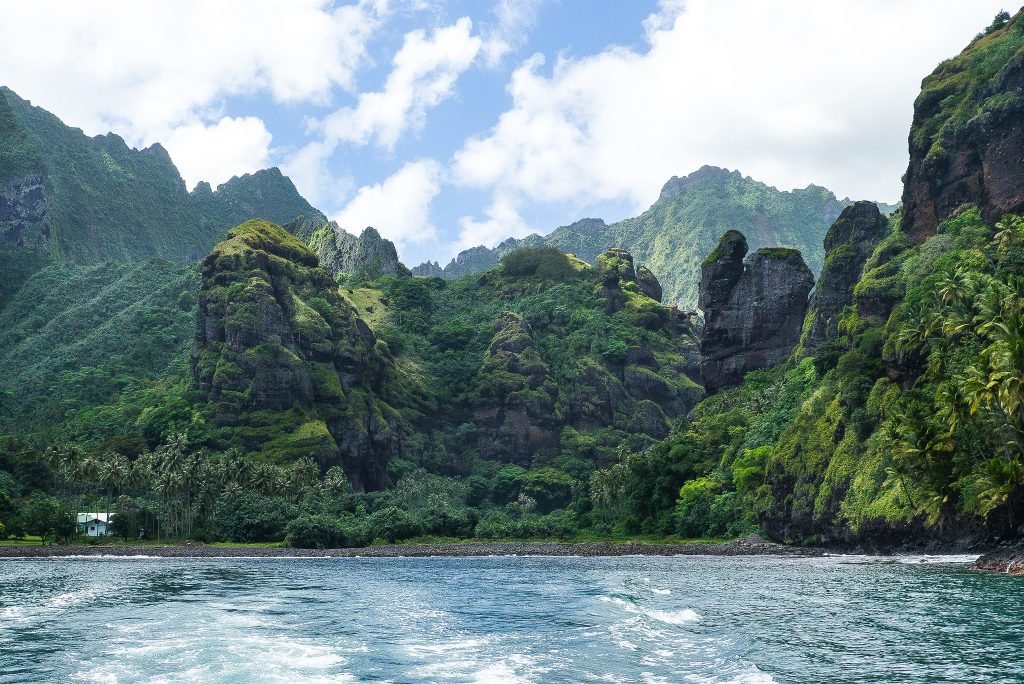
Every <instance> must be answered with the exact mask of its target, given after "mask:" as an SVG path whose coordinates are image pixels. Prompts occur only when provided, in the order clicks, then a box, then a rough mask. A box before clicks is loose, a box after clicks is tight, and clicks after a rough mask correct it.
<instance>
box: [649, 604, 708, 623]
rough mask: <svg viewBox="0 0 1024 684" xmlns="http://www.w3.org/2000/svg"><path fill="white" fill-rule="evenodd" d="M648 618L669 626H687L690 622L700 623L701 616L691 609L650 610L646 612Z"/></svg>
mask: <svg viewBox="0 0 1024 684" xmlns="http://www.w3.org/2000/svg"><path fill="white" fill-rule="evenodd" d="M644 612H645V613H646V614H647V616H648V617H650V618H653V619H655V620H657V621H658V622H664V623H666V624H669V625H685V624H687V623H690V622H699V621H700V615H698V614H697V613H696V611H693V610H690V609H689V608H683V609H682V610H671V611H670V610H648V611H644Z"/></svg>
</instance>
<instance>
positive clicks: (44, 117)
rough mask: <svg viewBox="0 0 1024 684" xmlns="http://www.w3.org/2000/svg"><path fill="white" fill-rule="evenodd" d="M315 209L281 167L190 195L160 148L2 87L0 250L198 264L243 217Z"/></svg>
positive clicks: (277, 216)
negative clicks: (71, 122)
mask: <svg viewBox="0 0 1024 684" xmlns="http://www.w3.org/2000/svg"><path fill="white" fill-rule="evenodd" d="M317 213H318V212H317V211H316V210H315V209H313V208H312V207H311V206H310V205H309V203H307V202H306V201H305V200H304V199H302V197H301V196H300V195H299V194H298V192H297V191H296V190H295V186H294V185H292V183H291V181H290V180H288V179H287V178H286V177H284V176H282V175H281V172H280V171H278V170H277V169H268V170H264V171H259V172H257V173H255V174H252V175H245V176H242V177H240V178H233V179H231V180H230V181H228V182H227V183H224V184H222V185H221V186H219V187H218V188H217V190H216V191H214V190H212V189H211V188H210V186H209V184H207V183H200V184H199V185H198V186H197V187H196V189H195V190H194V191H193V192H192V193H189V192H188V191H187V190H186V188H185V183H184V181H182V179H181V176H180V175H179V174H178V170H177V169H176V168H175V166H174V164H173V162H172V161H171V158H170V156H169V155H168V154H167V151H166V150H165V149H164V148H163V147H161V146H160V145H153V146H151V147H148V148H146V149H144V150H135V149H131V148H129V147H128V146H127V145H126V144H125V143H124V140H122V139H121V138H120V137H118V136H117V135H114V134H113V133H110V134H107V135H100V136H95V137H89V136H87V135H85V134H84V133H82V131H81V130H79V129H77V128H70V127H68V126H65V125H64V124H63V123H62V122H61V121H60V120H59V119H58V118H57V117H55V116H54V115H53V114H50V113H49V112H47V111H45V110H43V109H40V108H39V107H33V106H32V105H31V103H29V102H27V101H25V100H22V99H21V98H19V97H18V96H17V95H16V94H15V93H14V92H13V91H11V90H10V89H8V88H3V87H0V249H2V248H11V247H15V248H37V249H40V250H42V251H44V252H46V253H47V254H49V255H51V256H53V257H57V258H61V259H65V260H71V261H74V262H76V263H100V262H103V261H107V260H115V261H129V260H137V259H146V258H150V257H159V258H163V259H168V260H170V261H190V260H191V261H195V260H198V259H202V258H203V256H205V255H206V253H207V252H209V250H210V248H212V247H213V245H214V244H215V243H216V242H217V241H218V240H219V239H220V238H222V237H223V236H224V234H226V233H227V231H228V229H229V228H231V227H232V226H234V225H237V224H238V223H240V222H242V221H244V220H246V219H248V218H252V217H258V218H265V219H268V220H271V221H277V222H285V221H288V220H290V219H292V218H294V217H295V216H296V215H298V214H306V215H314V214H317Z"/></svg>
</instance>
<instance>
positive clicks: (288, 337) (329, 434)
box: [192, 221, 402, 489]
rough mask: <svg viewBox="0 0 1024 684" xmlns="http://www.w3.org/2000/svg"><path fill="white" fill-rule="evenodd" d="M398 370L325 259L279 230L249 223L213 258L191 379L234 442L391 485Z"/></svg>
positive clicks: (205, 274) (355, 480) (376, 485)
mask: <svg viewBox="0 0 1024 684" xmlns="http://www.w3.org/2000/svg"><path fill="white" fill-rule="evenodd" d="M389 365H390V357H389V355H388V353H387V350H386V347H383V346H382V345H381V344H379V343H378V342H377V340H376V338H375V336H374V334H373V332H371V330H370V328H369V327H367V325H366V324H365V323H364V322H363V321H362V320H361V319H360V318H359V317H358V316H357V315H356V313H355V311H354V310H353V309H352V307H351V306H349V305H348V304H346V303H345V302H344V300H342V299H341V297H340V296H339V294H338V292H337V290H336V288H335V287H334V283H333V280H332V279H331V277H330V275H329V274H328V273H327V272H326V271H324V270H323V269H321V268H319V267H318V265H317V257H316V255H314V254H313V253H312V252H311V251H310V250H309V249H308V248H306V246H305V245H303V244H302V243H301V242H299V241H298V240H297V239H296V238H295V237H293V236H292V235H290V234H288V233H287V232H285V231H284V230H282V229H281V228H279V227H277V226H275V225H273V224H271V223H269V222H266V221H248V222H246V223H244V224H242V225H240V226H238V227H236V228H234V229H233V230H231V232H230V233H229V234H228V239H226V240H225V241H223V242H221V243H220V244H219V245H217V247H216V248H215V249H214V251H213V252H212V253H211V254H210V255H209V256H208V257H207V258H206V259H205V261H204V262H203V268H202V286H201V288H200V293H199V310H198V314H197V319H196V344H195V351H194V354H193V359H192V373H193V378H194V382H195V386H196V387H197V389H199V390H200V391H201V392H202V393H204V394H205V395H206V396H207V397H208V398H209V400H210V402H211V404H212V406H213V414H214V420H215V422H216V424H217V425H218V426H221V427H222V428H225V429H229V430H230V431H231V435H232V438H233V440H234V441H235V442H236V443H237V442H239V441H240V442H241V443H243V444H244V445H246V446H248V447H249V448H251V449H253V450H261V451H263V452H265V453H266V455H267V457H268V458H271V459H275V460H289V459H293V458H299V457H302V456H312V457H314V458H315V459H316V460H317V461H318V462H319V463H320V465H321V466H322V467H324V468H326V467H329V466H331V465H334V464H338V463H340V464H341V465H343V466H344V468H345V471H346V473H347V474H348V476H349V480H350V481H351V482H352V484H353V486H354V487H355V488H357V489H363V488H365V489H382V488H384V487H386V486H387V483H388V481H387V462H388V460H389V458H391V457H393V456H396V455H398V453H399V448H400V430H401V426H402V420H401V418H400V417H399V416H398V414H397V412H396V411H394V409H392V408H391V407H390V406H389V405H388V403H387V402H386V401H385V399H384V391H383V390H384V387H385V384H386V380H387V377H388V372H389ZM268 425H273V426H274V430H273V431H272V432H271V433H270V434H271V435H273V441H272V442H271V443H266V437H265V436H264V434H265V433H264V428H265V427H266V426H268ZM289 425H290V426H291V428H289V429H286V428H288V426H289ZM282 434H283V435H284V436H281V435H282Z"/></svg>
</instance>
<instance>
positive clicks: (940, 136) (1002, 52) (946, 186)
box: [902, 13, 1024, 243]
mask: <svg viewBox="0 0 1024 684" xmlns="http://www.w3.org/2000/svg"><path fill="white" fill-rule="evenodd" d="M1022 117H1024V20H1022V19H1021V14H1020V13H1018V14H1017V15H1016V16H1014V17H1013V18H1012V19H1010V20H1009V21H1005V20H1002V19H1000V20H997V21H996V22H994V23H993V25H992V26H991V27H989V29H988V31H986V32H985V33H984V34H980V35H979V36H978V37H977V38H975V40H974V41H973V42H972V43H971V44H970V45H969V46H968V47H967V48H966V49H965V50H964V51H963V52H962V53H960V55H959V56H957V57H955V58H953V59H949V60H946V61H944V62H942V64H940V65H939V66H938V68H936V69H935V71H934V72H932V74H931V75H930V76H928V77H927V78H925V79H924V82H923V83H922V88H921V94H920V95H919V96H918V98H917V100H916V101H915V103H914V119H913V125H912V127H911V130H910V164H909V166H908V167H907V173H906V176H905V185H904V190H903V206H904V218H903V224H902V227H903V230H904V232H905V233H907V235H909V236H910V238H911V240H912V241H913V242H914V243H920V242H922V241H924V240H925V239H926V238H927V237H929V236H930V235H934V234H935V230H936V228H937V226H938V225H939V223H941V222H942V221H944V220H945V219H947V218H949V217H950V216H952V215H953V214H954V213H956V212H957V210H959V209H961V208H963V207H965V206H968V205H975V206H977V207H978V208H979V209H980V210H981V212H982V217H983V218H984V219H985V220H986V221H988V222H989V223H994V222H996V221H998V220H999V219H1000V218H1001V217H1002V215H1003V214H1004V213H1007V212H1020V211H1022V210H1024V183H1021V178H1024V127H1022V126H1021V125H1020V122H1021V118H1022Z"/></svg>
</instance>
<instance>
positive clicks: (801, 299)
mask: <svg viewBox="0 0 1024 684" xmlns="http://www.w3.org/2000/svg"><path fill="white" fill-rule="evenodd" d="M746 253H747V241H746V239H745V238H744V237H743V235H742V234H741V233H738V232H736V231H729V232H728V233H726V234H725V235H724V236H723V237H722V239H721V241H720V242H719V244H718V247H717V248H716V249H715V251H714V252H713V253H712V254H711V256H709V257H708V258H707V259H706V260H705V262H704V264H703V266H702V269H701V285H700V307H701V309H702V310H703V311H704V332H703V335H702V337H701V354H702V360H701V375H702V377H703V379H704V388H705V389H706V390H707V391H708V392H714V391H716V390H718V389H721V388H722V387H726V386H729V385H735V384H738V383H740V382H742V380H743V376H744V374H746V373H748V372H750V371H753V370H758V369H762V368H770V367H772V366H774V365H776V364H778V363H780V362H781V361H783V360H784V359H785V358H786V357H787V356H788V355H789V354H790V353H791V352H792V351H793V347H794V346H795V345H796V343H797V341H798V340H799V339H800V331H801V326H802V323H803V319H804V313H805V312H806V310H807V294H808V293H809V292H810V291H811V288H812V287H813V286H814V276H813V275H812V274H811V270H810V269H809V268H807V264H805V263H804V260H803V258H802V257H801V256H800V252H798V251H796V250H793V249H779V248H762V249H759V250H758V251H757V252H755V253H754V255H753V256H752V257H751V258H750V259H749V261H748V262H746V263H744V260H743V257H744V256H745V255H746Z"/></svg>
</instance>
